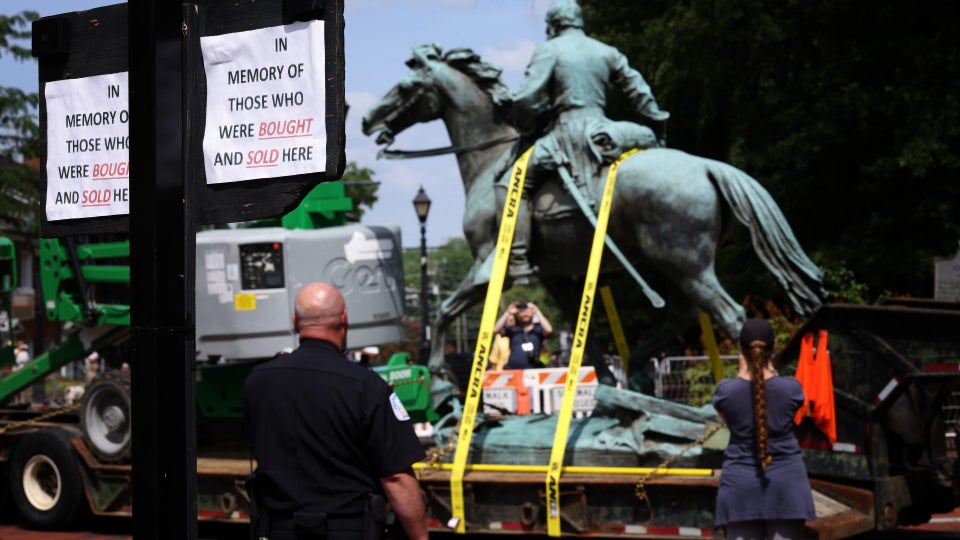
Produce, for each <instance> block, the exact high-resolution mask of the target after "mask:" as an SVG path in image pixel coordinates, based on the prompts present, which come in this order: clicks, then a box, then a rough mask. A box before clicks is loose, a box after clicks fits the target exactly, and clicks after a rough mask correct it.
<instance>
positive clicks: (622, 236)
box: [363, 45, 824, 388]
mask: <svg viewBox="0 0 960 540" xmlns="http://www.w3.org/2000/svg"><path fill="white" fill-rule="evenodd" d="M407 65H408V66H409V67H410V71H409V72H408V73H407V74H406V75H405V76H404V77H403V79H401V80H400V82H399V83H397V84H396V85H395V86H394V87H393V88H392V89H390V91H389V92H387V94H386V95H385V96H384V97H383V98H381V99H380V101H378V102H377V103H376V104H374V105H373V106H371V107H370V109H369V110H368V111H367V113H366V114H365V115H364V117H363V132H364V134H366V135H371V134H374V133H378V134H379V135H378V137H377V143H378V144H386V145H390V144H391V143H392V142H393V140H394V136H395V135H396V134H398V133H400V132H402V131H403V130H404V129H406V128H408V127H410V126H411V125H414V124H415V123H418V122H429V121H432V120H435V119H442V120H443V122H444V124H445V125H446V128H447V132H448V134H449V136H450V140H451V143H452V146H451V147H450V148H449V149H446V150H448V151H450V152H455V153H456V155H457V162H458V165H459V169H460V175H461V177H462V180H463V187H464V190H465V192H466V208H465V212H464V216H463V232H464V235H465V237H466V239H467V242H468V243H469V245H470V248H471V251H472V253H473V256H474V258H475V262H474V264H473V266H472V267H471V269H470V271H469V272H468V273H467V275H466V276H465V277H464V279H463V281H462V282H461V283H460V285H459V287H458V288H457V290H456V291H455V292H454V293H453V294H452V295H451V296H450V297H449V298H447V299H446V300H445V301H444V302H443V303H442V304H441V306H440V309H439V313H438V316H437V321H436V324H435V326H434V332H433V337H432V341H431V353H430V362H429V368H430V370H431V371H433V372H443V368H444V358H443V352H444V344H445V341H446V331H447V328H448V326H449V325H450V324H451V322H453V321H454V320H455V318H456V317H457V316H458V315H459V314H460V313H462V312H463V311H464V310H466V309H468V308H470V307H471V306H474V305H476V304H477V303H479V302H482V301H483V299H484V297H485V294H486V289H487V282H488V280H489V275H490V272H491V269H492V266H493V253H494V248H495V245H496V241H497V233H498V222H499V217H500V214H501V208H502V204H503V196H502V195H501V196H500V197H499V200H498V196H497V194H496V192H495V184H496V180H497V179H498V178H499V177H500V175H501V174H502V173H503V171H506V170H508V168H509V167H510V166H511V165H512V163H513V161H514V159H515V158H516V157H517V156H518V155H519V151H520V150H523V149H521V148H519V147H518V145H517V144H515V142H514V141H516V140H518V133H517V131H516V129H515V128H514V127H513V125H512V124H511V123H510V122H509V121H508V116H507V114H506V111H501V110H499V108H498V105H497V103H498V102H499V101H498V100H497V99H495V96H502V95H504V93H506V92H508V89H507V87H506V86H505V85H504V84H503V83H502V82H501V80H500V69H499V68H497V67H495V66H493V65H491V64H489V63H486V62H484V61H482V60H481V59H480V57H479V56H478V55H477V54H476V53H474V52H473V51H471V50H469V49H453V50H450V51H448V52H447V53H446V54H441V50H440V48H439V47H438V46H436V45H426V46H419V47H415V48H414V53H413V56H412V57H411V59H410V60H408V61H407ZM597 178H598V180H597V179H595V180H594V186H593V190H594V193H601V192H602V191H603V182H604V179H605V178H606V171H605V170H604V171H601V174H600V175H599V176H598V177H597ZM530 201H531V206H530V208H531V210H532V212H533V214H532V215H533V220H532V224H533V225H532V227H533V232H532V234H531V246H530V249H529V258H530V261H531V263H532V264H534V265H536V267H537V268H538V274H537V277H538V278H539V280H540V282H541V284H542V285H543V286H544V287H545V288H546V289H547V291H548V292H549V293H550V294H551V295H552V296H553V298H554V299H555V300H556V301H557V304H558V306H559V307H560V309H561V310H562V311H563V312H564V316H565V317H566V318H567V319H568V320H576V316H575V315H576V313H577V310H578V309H579V301H580V291H581V286H580V285H579V283H578V282H577V276H581V277H582V276H583V275H585V274H586V269H587V264H588V257H589V252H590V246H591V242H592V239H593V232H594V229H593V226H592V225H591V224H590V223H589V221H588V220H587V218H586V217H585V216H584V215H583V213H582V212H581V211H580V210H579V208H578V207H577V205H576V204H574V201H573V199H572V197H571V196H570V194H569V193H567V192H565V190H564V188H563V187H562V183H561V182H560V180H559V179H558V180H556V181H552V180H551V181H543V182H541V187H540V188H539V190H538V191H537V192H536V193H535V194H533V195H531V200H530ZM730 214H732V215H733V216H735V217H736V219H737V220H739V221H740V222H741V223H742V224H744V225H745V226H746V227H747V228H748V229H749V231H750V234H751V237H752V242H753V246H754V249H755V250H756V252H757V254H758V255H759V257H760V259H761V260H762V261H763V263H764V264H765V266H766V267H767V268H768V269H769V271H770V272H771V273H772V274H773V275H774V276H775V277H776V279H777V280H778V282H779V283H780V284H781V285H782V287H783V288H784V289H785V291H786V293H787V296H788V299H789V301H790V303H791V305H792V307H793V308H794V310H795V311H796V312H797V313H798V314H801V315H804V314H809V313H811V312H812V311H814V310H815V309H816V308H817V307H819V306H820V304H821V303H822V298H823V294H824V293H823V288H822V274H821V272H820V270H819V269H818V268H817V267H816V266H815V265H814V264H813V262H812V261H811V260H810V259H809V258H808V257H807V255H806V254H805V253H804V252H803V250H802V249H801V247H800V246H799V244H798V242H797V241H796V239H795V237H794V235H793V232H792V231H791V229H790V226H789V225H788V224H787V222H786V219H785V218H784V216H783V214H782V212H781V211H780V209H779V207H778V206H777V204H776V203H775V202H774V200H773V199H772V197H771V196H770V194H769V193H768V192H767V191H766V190H765V189H764V188H763V187H762V186H761V185H760V184H759V183H758V182H757V181H756V180H754V179H753V178H751V177H750V176H748V175H747V174H746V173H744V172H742V171H740V170H738V169H736V168H735V167H733V166H730V165H728V164H725V163H722V162H719V161H714V160H710V159H706V158H702V157H697V156H693V155H690V154H687V153H684V152H681V151H679V150H673V149H669V148H659V147H658V148H650V149H647V150H645V151H643V152H640V153H637V154H634V155H633V156H631V157H629V158H627V159H626V160H625V161H623V162H622V163H621V165H620V168H619V171H618V174H617V182H616V186H615V191H614V196H613V203H612V208H611V211H610V218H609V224H608V235H609V236H610V238H611V239H612V240H614V241H615V242H616V244H617V245H618V247H619V248H620V250H622V252H623V253H624V255H625V256H626V257H627V258H628V259H629V260H630V261H631V263H632V264H633V265H634V266H635V268H638V269H640V270H641V271H642V272H643V273H644V274H646V275H657V277H658V278H659V279H660V286H661V287H662V288H663V290H662V291H661V292H662V293H663V296H664V298H665V300H666V307H665V310H666V313H665V317H664V322H663V323H662V325H661V326H660V327H659V328H657V329H655V330H654V331H653V332H652V333H651V335H649V336H647V337H646V339H645V340H644V341H643V342H642V343H641V345H640V347H639V349H638V350H637V351H636V352H635V353H633V354H631V360H630V366H629V371H630V379H631V380H630V385H631V387H633V388H636V387H637V386H639V384H640V382H641V380H642V379H641V378H639V377H642V374H641V371H642V370H641V367H642V364H641V363H642V362H646V360H647V359H648V358H649V356H651V355H652V354H653V353H655V352H656V351H657V350H658V349H659V348H660V347H661V346H663V345H664V344H665V343H667V342H669V341H670V340H672V339H674V338H675V337H676V335H677V334H678V333H680V332H682V331H684V330H686V329H688V328H690V327H691V326H692V325H693V324H695V322H696V320H697V319H696V317H697V312H696V308H700V309H703V310H704V311H706V312H707V313H708V314H709V315H710V317H711V318H712V320H713V321H714V322H716V323H717V324H718V325H719V327H720V328H721V329H722V330H723V331H724V332H725V333H726V334H727V335H729V336H731V337H732V338H733V339H736V337H737V336H738V335H739V330H740V327H741V326H742V324H743V322H744V320H745V318H746V317H745V313H744V309H743V308H742V307H741V306H740V305H739V304H738V303H737V302H735V301H734V300H733V298H731V297H730V295H729V294H727V292H726V291H725V290H724V289H723V287H722V286H721V285H720V282H719V281H718V280H717V276H716V273H715V270H714V257H715V254H716V250H717V245H718V242H719V241H720V239H721V237H722V236H723V234H724V232H725V229H726V228H728V227H729V225H730V223H731V222H732V220H731V219H729V218H730ZM622 270H623V266H622V265H621V264H620V263H619V262H618V261H617V260H616V259H614V258H613V257H604V259H603V264H602V267H601V272H616V271H622ZM509 280H510V277H509V276H508V282H507V283H508V284H509V283H510V281H509ZM581 281H582V279H581ZM594 366H595V367H597V369H598V376H601V378H602V373H606V374H609V371H607V370H606V369H605V367H604V366H603V365H602V361H600V362H594ZM601 370H602V371H601ZM608 382H609V379H608Z"/></svg>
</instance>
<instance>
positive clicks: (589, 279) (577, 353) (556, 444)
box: [546, 149, 640, 537]
mask: <svg viewBox="0 0 960 540" xmlns="http://www.w3.org/2000/svg"><path fill="white" fill-rule="evenodd" d="M639 151H640V150H636V149H634V150H630V151H628V152H624V153H623V154H622V155H621V156H620V157H619V158H617V160H616V161H614V162H613V163H612V164H611V165H610V170H609V171H608V172H607V182H606V184H605V185H604V187H603V199H601V201H600V212H599V213H598V214H597V225H596V228H595V229H594V231H593V247H591V248H590V262H589V264H588V265H587V276H586V280H585V283H584V286H583V296H582V297H581V299H580V310H579V311H578V312H577V313H579V316H578V318H577V326H576V329H575V330H574V332H573V348H572V350H571V352H570V367H569V369H568V370H567V381H566V385H565V386H564V389H563V404H562V405H561V406H560V412H559V413H558V414H557V430H556V432H555V433H554V437H553V449H552V450H551V452H550V464H549V465H548V466H547V485H546V487H547V534H548V535H550V536H553V537H559V536H560V473H561V468H562V466H563V454H564V452H565V451H566V447H567V434H568V431H569V430H570V417H571V416H572V415H573V400H574V398H575V397H576V394H577V377H578V376H579V375H578V372H579V371H580V364H581V363H582V362H583V350H584V347H585V345H586V341H587V330H588V329H589V324H590V314H591V313H592V312H593V304H594V300H595V296H594V295H595V293H596V289H597V275H598V274H599V273H600V259H601V257H602V256H603V244H604V239H605V238H606V236H607V221H608V220H609V219H610V206H611V204H612V203H613V188H614V185H615V184H616V181H617V169H619V168H620V164H621V163H623V161H624V160H625V159H627V158H628V157H630V156H632V155H633V154H636V153H637V152H639Z"/></svg>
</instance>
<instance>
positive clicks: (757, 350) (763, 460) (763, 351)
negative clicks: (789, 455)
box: [739, 319, 774, 469]
mask: <svg viewBox="0 0 960 540" xmlns="http://www.w3.org/2000/svg"><path fill="white" fill-rule="evenodd" d="M773 342H774V337H773V327H772V326H770V323H769V322H767V321H766V320H764V319H749V320H748V321H747V322H746V323H744V325H743V328H741V329H740V338H739V343H740V350H741V351H742V352H743V356H744V358H746V360H747V368H748V369H749V370H750V381H751V384H752V386H753V418H754V421H755V422H756V429H757V459H758V460H759V461H760V465H761V466H762V467H763V468H764V469H766V468H767V465H769V464H770V462H772V461H773V456H771V455H770V454H768V453H767V436H768V433H767V386H766V384H764V383H765V380H764V373H763V371H764V368H766V367H767V365H769V364H770V358H771V357H772V356H773Z"/></svg>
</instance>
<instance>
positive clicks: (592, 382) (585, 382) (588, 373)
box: [523, 366, 597, 417]
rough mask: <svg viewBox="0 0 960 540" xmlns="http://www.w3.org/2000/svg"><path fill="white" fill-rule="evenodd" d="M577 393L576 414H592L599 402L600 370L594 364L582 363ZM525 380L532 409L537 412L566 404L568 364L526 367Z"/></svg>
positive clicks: (552, 411)
mask: <svg viewBox="0 0 960 540" xmlns="http://www.w3.org/2000/svg"><path fill="white" fill-rule="evenodd" d="M578 379H579V380H578V381H577V395H576V396H575V397H574V398H573V415H574V416H575V417H581V416H589V415H590V413H592V412H593V408H594V407H595V406H596V404H597V400H596V398H595V397H594V396H595V395H596V391H597V372H596V370H594V369H593V366H583V367H581V368H580V371H579V372H578ZM523 383H524V385H525V386H527V387H528V388H529V389H530V410H531V412H534V413H544V414H554V413H557V412H560V407H561V406H562V405H563V391H564V388H565V387H566V383H567V368H544V369H526V370H524V371H523Z"/></svg>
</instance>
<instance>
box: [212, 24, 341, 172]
mask: <svg viewBox="0 0 960 540" xmlns="http://www.w3.org/2000/svg"><path fill="white" fill-rule="evenodd" d="M323 35H324V26H323V21H309V22H297V23H293V24H289V25H286V26H275V27H272V28H261V29H258V30H250V31H247V32H237V33H233V34H225V35H222V36H207V37H202V38H200V47H201V49H202V51H203V67H204V71H205V72H206V75H207V118H206V130H205V132H204V135H203V161H204V167H205V169H206V173H207V183H208V184H220V183H225V182H238V181H242V180H255V179H260V178H276V177H281V176H290V175H294V174H308V173H316V172H321V171H324V170H326V168H327V137H326V124H325V121H324V118H325V113H326V99H325V95H326V94H325V78H326V77H325V70H324V39H323Z"/></svg>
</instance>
